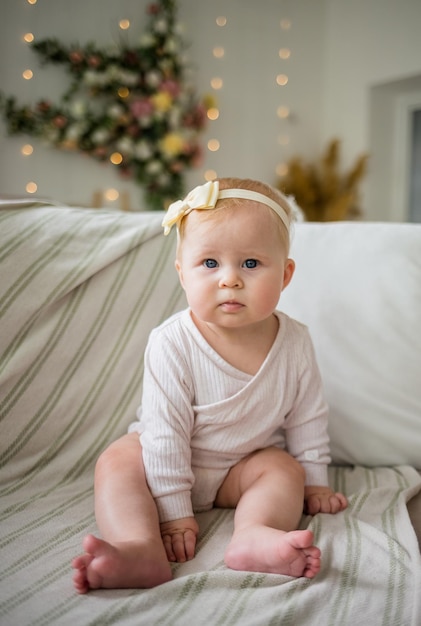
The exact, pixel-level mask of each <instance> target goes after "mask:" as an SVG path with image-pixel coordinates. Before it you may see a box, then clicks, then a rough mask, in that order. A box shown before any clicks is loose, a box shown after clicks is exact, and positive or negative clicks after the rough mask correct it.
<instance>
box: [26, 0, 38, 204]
mask: <svg viewBox="0 0 421 626" xmlns="http://www.w3.org/2000/svg"><path fill="white" fill-rule="evenodd" d="M30 4H31V3H30ZM32 4H35V2H33V3H32ZM26 191H27V192H28V193H36V192H37V191H38V185H37V184H36V183H34V181H31V182H29V183H27V185H26Z"/></svg>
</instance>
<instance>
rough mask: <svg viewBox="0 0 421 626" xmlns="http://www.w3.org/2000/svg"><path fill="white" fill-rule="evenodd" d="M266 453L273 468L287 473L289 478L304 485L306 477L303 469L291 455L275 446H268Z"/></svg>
mask: <svg viewBox="0 0 421 626" xmlns="http://www.w3.org/2000/svg"><path fill="white" fill-rule="evenodd" d="M267 453H268V461H269V463H270V465H271V466H272V467H273V468H274V469H275V470H277V471H279V472H282V473H285V472H286V473H288V474H289V475H290V476H291V478H293V479H294V480H296V481H297V482H300V483H303V485H304V482H305V479H306V474H305V470H304V468H303V466H302V465H301V463H299V462H298V461H297V460H296V459H294V457H293V456H291V455H290V454H288V452H286V451H285V450H281V449H280V448H276V447H271V448H268V449H267Z"/></svg>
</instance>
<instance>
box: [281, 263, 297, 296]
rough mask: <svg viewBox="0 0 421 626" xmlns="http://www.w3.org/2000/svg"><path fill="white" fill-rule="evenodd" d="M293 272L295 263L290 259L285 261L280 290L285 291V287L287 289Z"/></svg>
mask: <svg viewBox="0 0 421 626" xmlns="http://www.w3.org/2000/svg"><path fill="white" fill-rule="evenodd" d="M294 272H295V261H293V260H292V259H287V260H286V261H285V267H284V282H283V284H282V289H285V287H288V285H289V283H290V282H291V279H292V277H293V276H294Z"/></svg>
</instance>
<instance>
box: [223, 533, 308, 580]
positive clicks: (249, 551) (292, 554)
mask: <svg viewBox="0 0 421 626" xmlns="http://www.w3.org/2000/svg"><path fill="white" fill-rule="evenodd" d="M225 563H226V565H227V567H229V568H231V569H235V570H242V571H248V572H264V573H267V574H284V575H285V576H295V577H299V576H305V577H306V578H313V577H314V576H316V574H317V573H318V572H319V570H320V550H319V548H317V547H316V546H314V545H313V533H312V532H311V531H310V530H294V531H291V532H284V531H282V530H276V529H275V528H269V527H267V526H253V527H251V528H246V529H243V530H240V531H235V532H234V535H233V537H232V540H231V542H230V544H229V546H228V548H227V550H226V553H225Z"/></svg>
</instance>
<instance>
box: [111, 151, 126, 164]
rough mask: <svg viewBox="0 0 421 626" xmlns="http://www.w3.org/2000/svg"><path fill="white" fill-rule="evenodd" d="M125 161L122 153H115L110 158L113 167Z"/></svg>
mask: <svg viewBox="0 0 421 626" xmlns="http://www.w3.org/2000/svg"><path fill="white" fill-rule="evenodd" d="M122 160H123V155H121V154H120V152H113V153H112V155H111V156H110V161H111V163H112V164H113V165H120V163H121V162H122Z"/></svg>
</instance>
